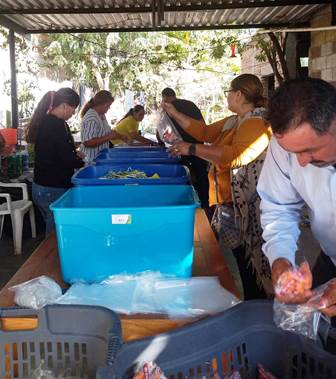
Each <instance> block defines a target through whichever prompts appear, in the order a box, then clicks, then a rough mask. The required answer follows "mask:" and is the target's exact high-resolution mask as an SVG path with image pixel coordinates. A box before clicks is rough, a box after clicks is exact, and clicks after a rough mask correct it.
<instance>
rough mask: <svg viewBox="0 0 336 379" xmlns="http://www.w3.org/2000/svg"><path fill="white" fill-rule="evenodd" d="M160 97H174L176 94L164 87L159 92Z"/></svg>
mask: <svg viewBox="0 0 336 379" xmlns="http://www.w3.org/2000/svg"><path fill="white" fill-rule="evenodd" d="M161 95H162V97H176V93H175V91H174V90H173V89H172V88H169V87H166V88H164V89H163V90H162V92H161Z"/></svg>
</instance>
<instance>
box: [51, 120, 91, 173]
mask: <svg viewBox="0 0 336 379" xmlns="http://www.w3.org/2000/svg"><path fill="white" fill-rule="evenodd" d="M68 133H70V130H69V129H68V132H67V130H66V128H65V125H64V126H63V125H61V126H60V125H55V127H54V128H53V133H52V137H53V140H54V143H55V146H56V149H57V154H58V157H59V159H60V161H62V162H63V163H64V165H65V166H67V167H71V168H80V167H83V166H84V162H83V160H82V159H81V158H80V157H79V156H78V155H77V152H76V148H75V145H74V144H73V143H71V142H69V136H68Z"/></svg>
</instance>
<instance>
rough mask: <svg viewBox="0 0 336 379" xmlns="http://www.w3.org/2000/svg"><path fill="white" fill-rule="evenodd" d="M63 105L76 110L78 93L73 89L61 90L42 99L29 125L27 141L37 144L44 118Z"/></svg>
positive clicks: (48, 93)
mask: <svg viewBox="0 0 336 379" xmlns="http://www.w3.org/2000/svg"><path fill="white" fill-rule="evenodd" d="M61 104H68V105H70V106H71V107H75V108H76V107H78V104H79V96H78V94H77V92H76V91H74V90H73V89H72V88H60V89H59V90H58V91H56V92H55V91H49V92H47V93H46V94H45V95H44V96H43V97H42V99H41V100H40V102H39V103H38V104H37V107H36V109H35V111H34V113H33V116H32V118H31V119H30V121H29V122H28V124H27V130H26V140H27V142H28V143H35V140H36V136H37V134H38V129H39V127H40V124H41V121H42V119H43V117H44V116H45V115H46V114H47V113H48V112H50V111H51V110H52V109H54V108H56V107H58V106H59V105H61Z"/></svg>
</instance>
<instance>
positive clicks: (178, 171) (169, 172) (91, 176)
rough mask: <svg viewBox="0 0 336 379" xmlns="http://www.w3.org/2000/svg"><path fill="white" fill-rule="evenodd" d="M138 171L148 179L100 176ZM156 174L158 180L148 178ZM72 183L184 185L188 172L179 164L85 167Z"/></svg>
mask: <svg viewBox="0 0 336 379" xmlns="http://www.w3.org/2000/svg"><path fill="white" fill-rule="evenodd" d="M128 169H131V170H139V171H143V172H144V173H145V174H146V175H147V176H149V178H147V179H135V178H134V179H131V178H130V179H102V176H104V175H105V174H107V173H108V172H109V171H116V172H118V171H126V170H128ZM154 174H158V175H159V176H160V178H157V179H153V178H150V177H151V176H152V175H154ZM71 181H72V183H73V184H74V185H76V186H92V185H94V186H106V185H121V184H147V185H159V184H186V183H188V182H189V181H190V176H189V170H188V169H187V168H186V167H185V166H182V165H179V164H171V165H170V164H147V165H137V164H132V165H129V164H123V165H121V164H119V165H99V166H87V167H84V168H82V169H81V170H79V171H77V172H76V173H75V174H74V175H73V177H72V179H71Z"/></svg>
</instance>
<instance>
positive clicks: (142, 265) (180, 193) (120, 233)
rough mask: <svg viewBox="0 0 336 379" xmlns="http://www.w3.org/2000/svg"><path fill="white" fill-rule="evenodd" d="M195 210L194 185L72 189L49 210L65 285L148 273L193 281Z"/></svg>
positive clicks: (85, 187) (81, 187) (84, 187)
mask: <svg viewBox="0 0 336 379" xmlns="http://www.w3.org/2000/svg"><path fill="white" fill-rule="evenodd" d="M196 206H197V201H196V196H195V192H194V189H193V187H192V186H189V185H161V186H99V187H98V186H92V187H90V186H80V187H75V188H72V189H70V190H69V191H67V192H66V193H65V194H64V195H63V196H62V197H60V198H59V199H58V200H56V201H55V202H54V203H53V204H51V206H50V208H51V209H52V211H53V212H54V218H55V223H56V232H57V242H58V251H59V256H60V262H61V270H62V276H63V279H64V280H65V281H66V282H68V283H72V282H75V281H77V280H84V281H86V282H94V281H101V280H102V279H104V278H106V277H108V276H109V275H114V274H120V273H131V274H134V273H138V272H142V271H145V270H153V271H160V272H162V273H163V274H170V275H174V276H176V277H183V278H184V277H190V276H191V269H192V262H193V254H194V247H193V234H194V215H195V207H196Z"/></svg>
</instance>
